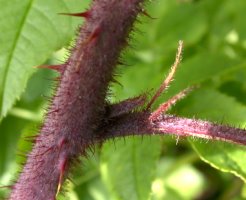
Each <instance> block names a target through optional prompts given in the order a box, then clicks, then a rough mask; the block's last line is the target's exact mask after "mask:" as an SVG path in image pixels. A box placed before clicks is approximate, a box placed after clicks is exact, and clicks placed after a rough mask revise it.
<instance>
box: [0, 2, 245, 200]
mask: <svg viewBox="0 0 246 200" xmlns="http://www.w3.org/2000/svg"><path fill="white" fill-rule="evenodd" d="M1 1H2V0H1ZM14 1H15V0H12V3H14ZM2 2H3V1H2ZM10 2H11V1H10ZM40 2H41V1H37V5H36V4H35V5H36V7H37V8H38V6H39V4H38V3H40ZM80 2H81V1H73V3H72V4H73V7H72V8H71V10H73V11H74V12H76V11H81V9H82V10H85V9H86V8H87V7H88V4H89V3H90V1H84V2H83V3H80ZM40 4H42V8H45V9H47V11H49V7H48V6H49V5H48V3H47V5H45V4H44V3H40ZM67 4H69V2H67ZM4 5H5V6H6V3H5V4H4ZM57 5H58V3H57ZM0 9H1V8H0ZM2 9H3V10H4V6H3V8H2ZM76 9H77V10H76ZM146 11H147V12H148V13H149V15H150V16H151V17H152V18H153V19H150V18H148V17H146V16H142V17H140V18H139V22H138V23H137V24H136V28H135V30H134V32H133V33H132V35H131V39H130V47H129V48H127V49H126V50H125V51H124V52H123V54H122V58H121V60H122V61H123V62H124V63H126V66H119V67H118V68H117V70H116V74H117V80H118V81H119V82H120V83H121V84H122V85H117V84H112V85H111V86H110V90H111V92H110V95H109V96H108V99H109V100H110V101H111V102H117V101H120V100H122V99H126V98H129V97H133V96H136V95H139V94H141V93H142V92H145V91H149V92H150V93H153V92H154V91H155V89H157V88H158V86H159V85H160V83H161V82H162V80H163V79H164V78H165V76H166V74H167V73H168V70H169V69H170V66H171V65H172V63H173V61H174V59H175V54H176V49H177V46H178V41H179V40H183V41H184V52H183V60H182V64H181V65H180V68H179V69H178V71H177V74H176V76H175V80H174V81H173V82H172V85H171V86H170V88H169V89H168V91H167V92H166V93H165V94H164V95H162V97H161V98H160V99H159V100H158V102H156V104H155V106H158V105H159V104H160V103H161V102H164V101H165V100H167V99H168V98H170V97H171V96H172V95H174V94H176V93H177V92H179V91H181V90H182V89H184V88H186V87H188V86H191V85H199V88H198V89H196V90H195V91H193V92H192V93H191V94H190V95H188V96H187V97H186V98H185V99H183V100H182V101H181V102H179V103H178V104H177V105H176V106H175V107H173V108H172V110H170V113H172V114H174V115H179V116H183V117H189V118H199V119H204V120H209V121H213V122H216V123H220V124H221V123H222V124H230V125H232V126H236V127H241V128H244V127H245V125H246V23H245V19H246V12H245V11H246V1H245V0H234V1H232V0H216V1H215V0H155V1H151V0H149V1H147V6H146ZM60 12H61V11H60ZM57 13H58V12H57ZM2 16H3V15H2ZM72 20H73V19H72ZM80 22H81V21H80V20H77V19H75V20H74V21H72V22H71V23H72V24H73V25H72V27H73V28H72V29H70V28H67V29H69V30H67V31H70V33H69V34H70V35H71V36H68V37H67V40H68V41H73V40H71V39H72V37H74V36H72V35H74V28H75V27H77V25H78V23H80ZM0 27H1V23H0ZM71 43H73V42H71ZM71 43H70V44H71ZM64 45H66V46H65V47H64V48H62V49H59V50H58V51H56V52H54V53H53V54H52V56H51V57H50V56H49V59H48V60H47V59H45V60H46V62H45V63H46V64H54V63H56V64H57V63H60V62H61V63H62V62H63V61H64V59H65V58H66V57H67V55H68V54H69V52H68V51H67V50H66V48H67V47H68V46H69V45H68V43H67V44H63V46H64ZM43 61H44V60H43ZM32 70H33V72H34V73H33V75H32V76H31V78H30V79H29V80H28V82H27V87H26V89H25V91H24V93H22V95H21V97H20V99H19V100H18V101H17V103H15V104H14V106H13V107H11V109H9V111H8V114H7V116H6V117H4V118H3V119H2V121H1V124H0V186H4V185H11V182H12V181H13V180H15V179H16V177H18V171H19V170H21V163H23V162H25V156H23V155H25V154H26V152H28V151H29V150H30V148H31V144H30V142H27V141H25V140H24V137H25V136H30V135H33V134H35V133H36V132H38V127H39V126H40V124H41V123H42V119H43V114H44V113H45V108H47V106H48V100H49V97H50V96H52V92H53V88H54V82H53V81H52V79H53V78H54V77H56V76H57V74H56V73H53V72H51V71H50V70H46V69H38V70H36V69H32ZM89 154H90V156H89V158H88V159H81V160H82V164H81V165H79V166H77V167H76V168H75V170H74V173H73V174H72V175H71V176H72V181H68V182H67V186H66V187H65V188H66V191H67V195H66V197H65V198H64V197H60V199H69V200H82V199H83V200H164V199H168V200H183V199H185V200H189V199H197V200H205V199H218V200H240V199H246V185H245V180H246V167H245V166H246V151H245V148H244V147H241V146H237V145H233V144H226V143H224V142H215V141H205V140H202V139H195V138H188V139H185V138H176V137H173V136H148V137H142V138H140V137H128V138H125V139H116V140H114V141H109V142H107V143H106V144H104V145H103V146H100V147H99V146H98V147H95V149H94V150H93V151H89ZM6 194H7V190H6V189H5V188H0V197H4V195H6Z"/></svg>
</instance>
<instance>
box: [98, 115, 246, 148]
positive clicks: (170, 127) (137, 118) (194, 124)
mask: <svg viewBox="0 0 246 200" xmlns="http://www.w3.org/2000/svg"><path fill="white" fill-rule="evenodd" d="M150 116H151V113H150V112H134V113H130V114H126V115H122V116H119V117H117V118H114V119H111V120H109V123H108V124H107V125H106V126H104V128H103V126H102V129H101V131H100V133H101V134H100V135H105V137H106V138H107V139H109V138H114V137H125V136H130V135H152V134H160V135H163V134H173V135H175V136H182V137H190V136H191V137H199V138H205V139H210V140H220V141H227V142H230V143H236V144H240V145H245V146H246V130H243V129H239V128H233V127H229V126H226V125H218V124H214V123H211V122H207V121H202V120H197V119H188V118H181V117H177V116H173V115H161V116H159V117H158V118H157V119H156V120H155V121H151V120H150Z"/></svg>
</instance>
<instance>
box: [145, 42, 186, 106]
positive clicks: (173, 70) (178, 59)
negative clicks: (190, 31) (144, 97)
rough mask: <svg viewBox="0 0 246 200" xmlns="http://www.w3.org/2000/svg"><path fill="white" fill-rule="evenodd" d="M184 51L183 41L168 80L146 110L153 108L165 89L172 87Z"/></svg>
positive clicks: (180, 43)
mask: <svg viewBox="0 0 246 200" xmlns="http://www.w3.org/2000/svg"><path fill="white" fill-rule="evenodd" d="M182 51H183V41H179V46H178V50H177V54H176V58H175V61H174V64H173V65H172V67H171V70H170V72H169V74H168V75H167V78H166V79H165V80H164V81H163V82H162V84H161V86H160V88H159V89H158V90H157V92H156V93H155V95H154V96H153V97H152V99H151V100H150V102H149V103H148V105H147V107H146V110H149V109H150V108H151V106H152V105H153V103H154V102H155V101H156V99H157V98H158V97H160V95H161V94H162V93H163V91H165V89H167V87H168V86H169V85H170V83H171V81H172V80H173V77H174V74H175V72H176V70H177V68H178V65H179V63H180V61H181V58H182Z"/></svg>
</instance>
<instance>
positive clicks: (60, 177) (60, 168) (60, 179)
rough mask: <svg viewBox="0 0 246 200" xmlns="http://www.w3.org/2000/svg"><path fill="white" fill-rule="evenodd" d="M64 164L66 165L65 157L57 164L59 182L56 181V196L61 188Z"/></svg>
mask: <svg viewBox="0 0 246 200" xmlns="http://www.w3.org/2000/svg"><path fill="white" fill-rule="evenodd" d="M66 165H67V159H66V158H64V159H62V160H61V162H60V164H59V171H60V176H59V182H58V186H57V191H56V197H57V196H58V194H59V192H60V190H61V185H62V180H63V176H64V172H65V168H66Z"/></svg>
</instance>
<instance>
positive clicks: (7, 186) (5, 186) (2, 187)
mask: <svg viewBox="0 0 246 200" xmlns="http://www.w3.org/2000/svg"><path fill="white" fill-rule="evenodd" d="M4 188H7V189H13V188H14V185H4V186H0V189H4Z"/></svg>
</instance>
